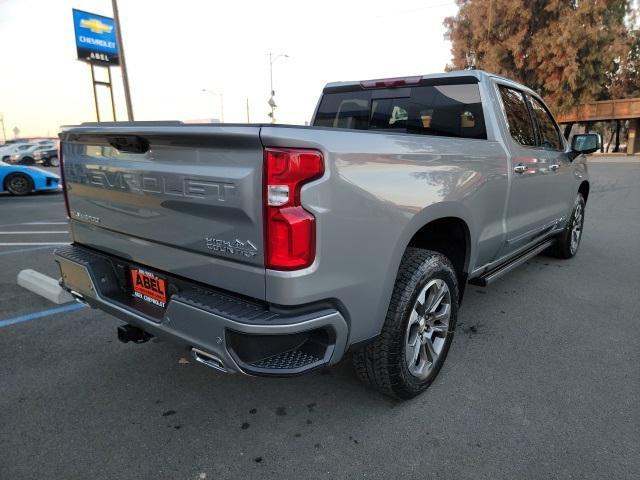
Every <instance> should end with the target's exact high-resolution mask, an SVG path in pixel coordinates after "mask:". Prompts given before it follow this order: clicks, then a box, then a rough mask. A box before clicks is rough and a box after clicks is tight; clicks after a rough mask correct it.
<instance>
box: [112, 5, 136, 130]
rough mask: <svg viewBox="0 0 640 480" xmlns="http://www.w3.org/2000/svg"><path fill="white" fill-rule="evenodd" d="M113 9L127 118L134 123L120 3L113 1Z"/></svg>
mask: <svg viewBox="0 0 640 480" xmlns="http://www.w3.org/2000/svg"><path fill="white" fill-rule="evenodd" d="M111 5H112V7H113V21H114V22H115V24H116V36H117V37H116V38H117V39H118V54H119V56H120V69H121V70H122V85H123V87H124V100H125V102H126V104H127V118H128V119H129V121H130V122H133V107H132V105H131V92H130V91H129V75H128V74H127V62H126V60H125V58H124V44H123V43H122V29H121V28H120V17H119V15H118V1H117V0H111Z"/></svg>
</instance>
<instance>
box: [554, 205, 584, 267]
mask: <svg viewBox="0 0 640 480" xmlns="http://www.w3.org/2000/svg"><path fill="white" fill-rule="evenodd" d="M585 206H586V202H585V201H584V197H583V196H582V194H581V193H578V196H577V197H576V201H575V203H574V205H573V210H572V211H571V217H570V218H569V221H568V222H567V226H566V227H565V229H564V230H563V231H562V233H561V234H560V235H558V237H557V239H556V242H555V243H554V244H553V245H552V246H551V247H550V248H549V250H548V253H549V255H551V256H553V257H556V258H564V259H567V258H571V257H574V256H575V255H576V253H578V249H579V248H580V242H581V241H582V233H583V227H584V212H585ZM576 227H577V228H578V237H577V243H575V242H574V239H575V235H576V234H575V228H576Z"/></svg>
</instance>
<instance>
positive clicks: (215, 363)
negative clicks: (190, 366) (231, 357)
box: [191, 348, 227, 373]
mask: <svg viewBox="0 0 640 480" xmlns="http://www.w3.org/2000/svg"><path fill="white" fill-rule="evenodd" d="M191 355H192V356H193V359H194V360H195V361H196V362H199V363H202V364H203V365H206V366H207V367H211V368H214V369H216V370H219V371H221V372H224V373H227V369H226V368H224V363H222V360H220V359H219V358H218V357H216V356H215V355H212V354H211V353H208V352H205V351H203V350H200V349H198V348H192V349H191Z"/></svg>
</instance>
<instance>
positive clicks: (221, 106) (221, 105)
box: [201, 88, 224, 123]
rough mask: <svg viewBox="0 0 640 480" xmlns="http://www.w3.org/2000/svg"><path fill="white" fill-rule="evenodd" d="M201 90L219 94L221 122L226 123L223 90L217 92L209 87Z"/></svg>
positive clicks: (210, 93)
mask: <svg viewBox="0 0 640 480" xmlns="http://www.w3.org/2000/svg"><path fill="white" fill-rule="evenodd" d="M201 92H202V93H208V94H209V95H217V96H218V99H219V100H220V123H224V96H223V95H222V92H215V91H213V90H209V89H208V88H203V89H202V90H201Z"/></svg>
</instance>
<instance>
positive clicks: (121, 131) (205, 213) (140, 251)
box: [61, 123, 264, 298]
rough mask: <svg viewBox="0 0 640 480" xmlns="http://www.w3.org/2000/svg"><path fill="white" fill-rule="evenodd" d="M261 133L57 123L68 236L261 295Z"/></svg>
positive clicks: (249, 129)
mask: <svg viewBox="0 0 640 480" xmlns="http://www.w3.org/2000/svg"><path fill="white" fill-rule="evenodd" d="M259 134H260V128H259V127H258V126H212V125H183V124H180V123H175V124H163V125H146V124H131V125H128V126H116V125H115V124H114V126H103V125H101V126H99V127H98V126H95V127H92V126H82V127H76V128H72V129H70V130H67V131H65V132H63V134H62V135H61V139H62V141H61V152H62V160H63V169H64V181H65V184H66V188H67V196H68V203H69V214H70V218H71V220H72V221H71V226H72V233H73V236H74V241H76V242H78V243H83V244H86V245H88V246H92V247H94V248H98V249H101V250H104V251H108V252H111V253H113V254H115V255H119V256H121V257H123V258H127V259H130V260H132V261H134V262H137V263H140V264H142V265H146V266H148V267H152V268H157V269H160V270H171V271H172V272H173V273H174V274H177V275H182V276H185V277H189V278H191V279H193V280H197V281H201V282H203V283H207V284H210V285H214V286H217V287H220V288H226V289H229V290H234V291H237V292H239V293H244V294H246V295H250V296H253V297H256V298H264V255H263V252H264V248H263V226H262V170H263V148H262V144H261V142H260V135H259ZM249 273H252V275H249Z"/></svg>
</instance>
